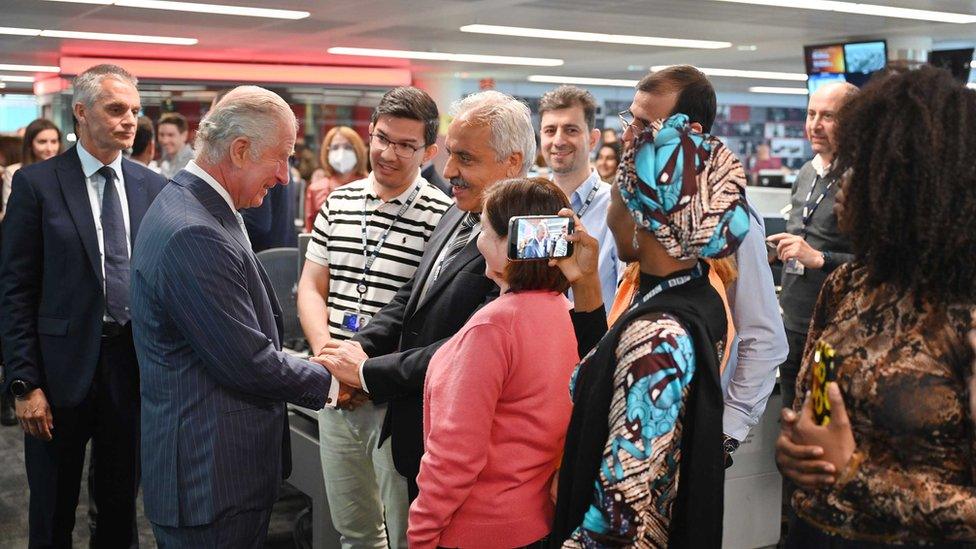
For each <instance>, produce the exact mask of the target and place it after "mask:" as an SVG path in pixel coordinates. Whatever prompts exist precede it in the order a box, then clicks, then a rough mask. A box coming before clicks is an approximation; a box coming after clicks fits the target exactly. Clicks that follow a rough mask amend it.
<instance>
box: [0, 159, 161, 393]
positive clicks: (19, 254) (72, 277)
mask: <svg viewBox="0 0 976 549" xmlns="http://www.w3.org/2000/svg"><path fill="white" fill-rule="evenodd" d="M122 177H123V179H124V180H125V192H126V199H127V201H128V203H129V236H130V239H131V241H132V243H134V242H135V238H136V234H137V232H138V230H139V224H140V222H141V221H142V217H143V215H144V214H145V213H146V210H147V209H148V208H149V205H150V204H151V203H152V201H153V199H154V198H155V197H156V195H157V194H158V193H159V191H160V190H162V188H163V187H164V186H165V185H166V180H165V179H163V177H162V176H160V175H159V174H156V173H154V172H152V171H151V170H149V169H147V168H145V167H143V166H141V165H139V164H136V163H135V162H131V161H129V160H126V159H123V160H122ZM12 187H13V191H12V193H11V195H10V201H9V202H8V203H7V213H6V216H5V217H4V221H3V243H2V245H0V311H2V314H0V340H2V342H3V344H2V347H3V357H4V362H5V363H6V376H5V380H6V385H9V382H10V381H11V380H13V379H23V380H25V381H29V382H31V383H34V384H36V385H38V386H40V387H42V388H44V392H45V394H46V396H47V399H48V401H49V402H50V403H51V404H52V405H55V406H74V405H77V404H78V403H80V402H81V401H82V399H83V398H84V397H85V395H86V394H88V389H89V388H90V386H91V382H92V378H93V376H94V375H95V367H96V365H97V364H98V355H99V348H100V345H101V343H100V342H101V336H102V317H103V315H104V312H105V296H104V290H103V282H102V267H101V259H100V257H99V250H98V237H97V235H96V233H95V219H94V217H93V215H92V210H91V203H90V202H89V199H88V190H87V188H86V182H85V175H84V173H83V172H82V169H81V160H80V159H79V158H78V151H77V149H76V148H75V147H72V148H70V149H68V150H67V151H66V152H64V153H62V154H60V155H58V156H56V157H54V158H51V159H49V160H46V161H44V162H40V163H38V164H33V165H30V166H27V167H26V168H22V169H20V170H18V171H17V173H16V174H15V175H14V178H13V185H12ZM134 247H135V246H133V248H134ZM6 385H5V386H4V390H6V389H7V387H6Z"/></svg>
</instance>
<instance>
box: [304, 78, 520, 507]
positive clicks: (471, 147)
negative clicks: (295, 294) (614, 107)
mask: <svg viewBox="0 0 976 549" xmlns="http://www.w3.org/2000/svg"><path fill="white" fill-rule="evenodd" d="M452 113H453V114H454V120H453V122H451V125H450V127H449V128H448V130H447V139H446V140H445V147H446V148H447V152H448V155H449V156H448V160H447V165H446V166H445V168H444V177H445V179H449V180H450V182H451V186H452V187H453V190H454V201H455V205H453V206H451V208H450V209H449V210H448V211H447V213H445V214H444V217H442V218H441V220H440V222H439V223H438V225H437V227H436V228H435V229H434V232H433V234H432V235H431V237H430V241H429V242H428V244H427V248H426V250H424V254H423V256H422V257H421V259H420V265H419V266H418V267H417V271H416V273H415V274H414V276H413V277H412V278H411V279H410V280H409V281H408V282H407V283H406V284H404V285H403V287H401V288H400V291H398V292H397V294H396V296H395V297H394V298H393V301H391V302H390V303H389V304H388V305H387V306H386V307H383V308H382V309H380V311H379V312H378V313H376V315H375V316H373V319H372V320H371V321H370V323H369V324H367V325H366V327H365V328H363V329H361V330H360V331H359V333H357V334H356V335H355V336H354V337H353V339H352V340H350V341H343V342H334V343H329V344H328V345H327V346H326V349H325V352H324V354H323V356H322V357H320V358H316V359H314V360H316V361H321V362H322V363H323V364H325V366H326V367H327V368H329V370H330V371H331V372H332V374H333V375H334V376H335V377H336V378H338V379H339V380H341V381H342V382H344V383H346V384H348V385H352V386H353V387H356V388H361V389H362V390H364V391H366V392H367V393H368V394H369V395H370V397H371V398H372V399H373V402H375V403H389V406H388V408H387V412H386V419H385V422H384V425H383V431H382V433H381V435H380V439H379V440H380V442H379V443H380V444H393V447H392V451H393V463H394V465H395V466H396V469H397V471H398V472H399V473H400V474H401V475H403V476H404V477H406V478H407V482H408V486H407V487H408V492H409V496H410V500H411V501H413V499H414V498H416V497H417V472H418V471H419V470H420V458H421V456H422V455H423V453H424V446H423V437H422V431H423V414H422V403H423V399H422V396H423V395H422V390H423V385H424V377H425V376H426V374H427V364H428V363H429V362H430V358H431V356H433V355H434V353H435V352H436V351H437V349H439V348H440V346H441V345H442V344H443V343H444V342H445V341H446V340H447V339H448V338H449V337H451V336H453V335H454V334H455V333H456V332H457V331H458V329H459V328H461V326H463V325H464V323H465V322H467V320H468V318H469V317H470V316H471V315H472V314H473V313H474V312H475V311H476V310H477V309H478V308H479V307H481V306H482V305H483V304H485V303H487V302H488V301H489V300H491V299H493V298H495V297H497V296H498V287H497V286H496V285H495V283H494V282H492V281H491V280H490V279H488V278H487V277H486V276H485V259H484V257H482V255H481V254H480V253H479V252H478V247H477V242H476V240H477V237H478V233H479V232H480V229H481V221H480V218H479V214H480V212H481V206H482V201H483V197H484V193H485V191H486V190H487V189H488V188H489V187H491V186H492V185H494V184H496V183H498V182H499V181H502V180H505V179H510V178H513V177H519V176H525V174H526V173H527V172H528V169H529V166H531V165H532V162H533V161H534V159H535V135H534V133H533V129H532V121H531V118H530V114H529V109H528V107H526V106H525V105H524V104H522V103H520V102H519V101H517V100H515V99H514V98H513V97H511V96H508V95H505V94H503V93H499V92H496V91H485V92H480V93H477V94H474V95H471V96H468V97H466V98H464V99H462V100H460V101H459V102H457V103H456V104H455V105H454V106H453V108H452ZM387 439H391V440H390V441H387ZM404 512H406V510H404Z"/></svg>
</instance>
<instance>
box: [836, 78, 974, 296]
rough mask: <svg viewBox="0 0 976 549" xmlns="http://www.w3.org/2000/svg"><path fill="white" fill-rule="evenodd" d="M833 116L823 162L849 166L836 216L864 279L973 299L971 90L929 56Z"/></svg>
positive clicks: (841, 169) (842, 168) (876, 81)
mask: <svg viewBox="0 0 976 549" xmlns="http://www.w3.org/2000/svg"><path fill="white" fill-rule="evenodd" d="M837 123H838V125H837V147H836V151H837V153H836V155H835V157H834V161H833V164H832V166H831V171H832V172H834V175H837V174H843V173H845V172H848V170H849V171H850V173H849V178H848V179H847V183H846V184H845V185H844V198H845V200H844V213H843V216H842V218H841V219H840V220H839V221H840V224H841V228H842V230H843V231H844V232H845V233H847V236H848V237H849V238H850V240H851V246H852V248H853V251H854V255H855V257H856V258H857V261H859V262H860V263H861V264H863V265H864V266H865V268H866V270H867V273H868V283H869V284H870V285H871V286H874V287H879V286H881V285H890V287H892V288H894V289H895V290H896V291H898V292H902V293H907V292H912V293H914V294H915V297H916V298H917V299H924V300H926V301H928V302H930V303H937V304H952V303H958V302H964V303H967V302H968V303H972V302H973V300H974V299H976V285H974V284H973V280H976V253H974V245H973V235H976V172H974V170H973V167H972V165H973V158H972V154H973V150H974V149H976V132H973V128H976V92H973V91H972V90H970V89H967V88H966V87H965V86H963V85H962V84H960V83H959V82H958V81H956V80H955V79H953V77H952V75H951V74H950V73H949V72H948V71H946V70H944V69H938V68H935V67H933V66H930V65H923V66H921V67H919V68H918V69H915V70H910V71H889V72H888V73H887V74H884V75H881V76H879V77H876V78H872V79H871V81H870V82H869V83H868V84H867V85H865V86H864V88H862V89H861V91H860V93H858V94H857V95H855V96H854V97H853V98H851V99H850V100H849V101H847V102H846V103H845V104H844V106H843V107H841V109H840V111H839V112H838V116H837ZM881 136H883V138H881Z"/></svg>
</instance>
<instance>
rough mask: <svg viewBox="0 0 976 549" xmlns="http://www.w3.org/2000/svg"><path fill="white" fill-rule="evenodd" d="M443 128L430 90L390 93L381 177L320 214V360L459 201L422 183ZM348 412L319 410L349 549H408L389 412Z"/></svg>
mask: <svg viewBox="0 0 976 549" xmlns="http://www.w3.org/2000/svg"><path fill="white" fill-rule="evenodd" d="M439 123H440V122H439V118H438V112H437V105H436V104H435V103H434V101H433V100H432V99H431V98H430V96H428V95H427V94H426V93H425V92H423V91H422V90H419V89H417V88H413V87H400V88H394V89H392V90H390V91H389V92H387V94H386V95H384V96H383V99H382V100H381V101H380V104H379V105H378V106H377V107H376V110H375V111H373V116H372V119H371V121H370V125H369V133H370V142H369V143H370V152H369V155H370V163H371V164H372V167H373V172H372V173H370V174H369V176H368V177H366V178H365V179H361V180H359V181H355V182H353V183H349V184H347V185H344V186H342V187H340V188H339V189H337V190H335V191H333V193H332V194H330V195H329V198H328V199H326V201H325V203H324V204H323V205H322V209H321V210H320V211H319V213H318V215H317V216H316V218H315V224H314V228H313V229H312V242H310V243H309V247H308V252H307V254H306V259H307V261H306V263H305V269H304V271H303V272H302V276H301V280H300V281H299V284H298V312H299V316H300V318H301V322H302V328H304V330H305V336H306V337H307V338H308V341H309V344H310V345H311V348H312V350H313V352H315V353H316V354H317V353H318V352H319V350H320V349H322V348H323V347H324V346H325V344H326V343H328V342H329V341H330V340H333V339H335V340H344V339H349V338H351V337H352V336H353V335H355V334H356V332H357V331H359V329H360V328H362V327H363V326H365V325H366V323H368V322H369V319H370V317H371V316H372V315H373V314H374V313H376V311H378V310H379V309H380V308H382V307H383V306H384V305H386V304H387V303H389V302H390V300H392V299H393V296H394V295H395V294H396V291H397V290H398V289H399V288H400V286H402V285H403V283H405V282H407V281H408V280H410V278H411V277H412V276H413V274H414V271H415V270H416V269H417V265H418V264H419V262H420V257H421V255H423V252H424V248H425V246H426V245H427V240H428V239H429V238H430V234H431V232H433V230H434V227H435V226H436V225H437V222H438V221H439V220H440V218H441V215H443V214H444V212H445V211H447V209H448V208H449V207H450V205H451V203H452V202H451V199H450V198H448V197H447V196H446V195H445V194H444V193H443V192H441V191H440V190H438V189H437V188H436V187H434V186H433V185H431V184H429V183H428V182H427V181H426V180H425V179H424V178H423V177H421V176H420V166H421V165H423V164H424V163H425V162H427V161H428V160H430V159H431V158H433V156H434V155H435V154H436V153H437V145H436V144H435V141H436V140H437V129H438V125H439ZM346 389H348V391H349V392H353V391H355V390H354V389H351V388H348V387H344V390H346ZM344 407H345V409H340V410H334V409H325V410H322V411H321V412H320V413H319V445H320V447H321V452H322V469H323V472H324V474H325V487H326V493H327V494H328V498H329V509H330V513H331V515H332V522H333V524H334V525H335V527H336V529H337V530H338V531H339V533H340V535H341V537H342V545H343V547H350V546H352V547H386V544H387V543H389V546H390V547H393V548H398V547H404V548H405V547H406V546H407V542H406V530H407V506H408V499H407V481H406V479H405V478H403V477H402V476H401V475H400V474H399V473H397V471H396V469H395V468H394V466H393V457H392V455H391V452H390V447H391V445H390V444H384V445H383V446H382V447H378V442H379V437H380V430H381V428H382V424H383V418H384V417H385V415H386V405H385V404H384V405H374V404H373V403H372V402H371V401H369V400H368V399H367V398H366V397H365V396H363V395H362V394H359V395H357V396H355V397H354V398H353V399H352V405H348V404H347V405H346V406H344ZM384 517H385V523H384ZM387 534H389V535H388V536H387Z"/></svg>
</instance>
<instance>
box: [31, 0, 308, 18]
mask: <svg viewBox="0 0 976 549" xmlns="http://www.w3.org/2000/svg"><path fill="white" fill-rule="evenodd" d="M47 1H48V2H71V3H75V4H100V5H104V6H110V5H114V6H120V7H126V8H146V9H153V10H166V11H186V12H192V13H214V14H218V15H242V16H244V17H268V18H272V19H305V18H306V17H308V16H309V15H311V14H310V13H309V12H307V11H296V10H276V9H269V8H249V7H245V6H225V5H223V4H202V3H199V2H170V1H167V0H47Z"/></svg>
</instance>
